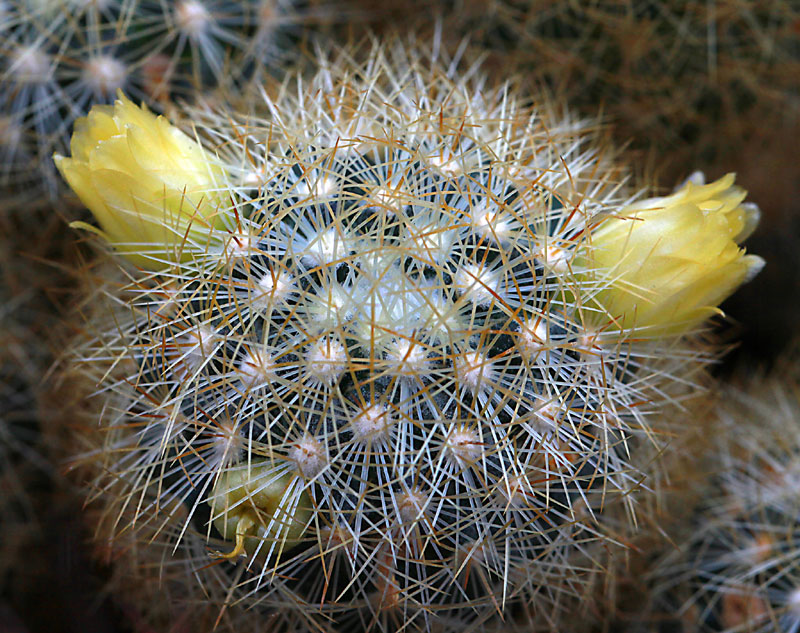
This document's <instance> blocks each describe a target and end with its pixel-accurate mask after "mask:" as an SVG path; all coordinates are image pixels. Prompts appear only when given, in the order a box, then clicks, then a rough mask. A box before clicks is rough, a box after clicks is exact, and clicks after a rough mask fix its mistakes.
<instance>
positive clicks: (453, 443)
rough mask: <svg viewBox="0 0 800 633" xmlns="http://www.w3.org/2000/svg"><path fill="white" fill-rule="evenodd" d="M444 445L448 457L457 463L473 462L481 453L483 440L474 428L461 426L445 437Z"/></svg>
mask: <svg viewBox="0 0 800 633" xmlns="http://www.w3.org/2000/svg"><path fill="white" fill-rule="evenodd" d="M445 447H446V449H447V455H448V457H449V458H450V460H451V461H453V462H454V463H456V464H457V465H460V464H461V463H463V462H467V463H469V464H474V463H475V462H477V461H478V460H479V459H480V457H481V455H482V454H483V442H482V441H481V438H480V435H478V432H477V431H476V430H474V429H467V428H462V429H458V430H456V431H453V432H452V433H450V435H449V436H448V437H447V440H446V441H445Z"/></svg>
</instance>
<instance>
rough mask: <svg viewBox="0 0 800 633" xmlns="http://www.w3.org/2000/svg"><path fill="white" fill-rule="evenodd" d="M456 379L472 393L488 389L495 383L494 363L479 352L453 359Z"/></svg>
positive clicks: (466, 353) (471, 352)
mask: <svg viewBox="0 0 800 633" xmlns="http://www.w3.org/2000/svg"><path fill="white" fill-rule="evenodd" d="M453 364H454V366H455V372H456V377H457V378H458V380H459V381H460V382H461V384H462V385H463V386H464V387H466V388H467V389H469V391H471V392H472V393H478V392H480V391H483V390H485V389H487V388H488V387H489V386H490V385H491V384H492V382H493V381H494V370H493V366H492V362H491V361H490V360H489V359H488V358H487V357H486V355H485V354H482V353H481V352H478V351H470V352H464V353H463V354H461V355H460V356H456V357H455V358H454V359H453Z"/></svg>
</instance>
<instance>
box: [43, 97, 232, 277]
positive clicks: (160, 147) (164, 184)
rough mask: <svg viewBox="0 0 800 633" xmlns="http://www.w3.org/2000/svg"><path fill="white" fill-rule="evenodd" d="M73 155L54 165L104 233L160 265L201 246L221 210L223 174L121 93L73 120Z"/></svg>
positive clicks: (145, 263) (141, 259) (133, 255)
mask: <svg viewBox="0 0 800 633" xmlns="http://www.w3.org/2000/svg"><path fill="white" fill-rule="evenodd" d="M70 149H71V150H72V157H71V158H67V157H64V156H59V155H56V156H55V157H54V159H55V163H56V166H57V167H58V170H59V171H60V172H61V175H62V176H63V177H64V178H65V179H66V181H67V182H68V183H69V185H70V187H72V189H73V191H75V193H76V194H77V195H78V197H79V198H80V199H81V201H82V202H83V203H84V204H85V205H86V206H87V207H88V208H89V210H90V211H91V212H92V213H93V214H94V217H95V218H96V219H97V221H98V222H99V223H100V227H101V228H102V230H97V229H96V228H94V227H91V226H89V225H86V224H84V223H82V222H81V223H79V222H76V223H73V226H79V227H82V228H87V229H89V230H92V231H94V232H96V233H99V234H100V235H102V236H103V237H104V238H105V239H106V240H108V241H109V242H110V243H111V244H113V245H114V246H115V247H116V248H117V250H118V251H119V252H121V253H122V254H124V255H125V256H126V257H127V258H128V259H130V260H131V261H133V262H135V263H136V264H137V265H139V266H142V267H144V268H150V269H159V268H163V267H164V266H167V265H168V264H169V263H170V262H176V261H186V260H187V259H189V257H190V248H189V246H190V245H191V244H192V243H196V244H198V246H199V247H200V248H203V247H204V245H205V244H206V242H207V241H208V238H209V233H210V232H211V231H212V230H213V228H214V227H217V226H221V216H222V214H221V213H220V209H224V208H225V202H224V200H225V197H224V194H223V190H224V188H225V187H224V184H225V180H226V178H225V172H224V171H223V170H222V168H221V167H220V166H219V165H217V164H215V162H214V160H213V158H212V157H211V156H210V155H209V154H207V153H206V151H205V150H204V149H203V148H202V147H201V146H200V145H199V144H198V143H197V142H195V141H194V140H192V139H191V138H189V137H188V136H186V134H184V133H183V132H181V131H180V130H179V129H178V128H176V127H175V126H173V125H172V124H171V123H170V122H169V121H167V120H166V119H165V118H164V117H161V116H156V115H154V114H153V113H152V112H150V111H149V110H147V109H146V108H144V107H142V108H139V107H138V106H136V105H135V104H134V103H133V102H131V101H130V100H129V99H127V98H126V97H125V96H124V95H123V94H122V93H121V92H119V93H118V100H117V101H116V102H115V103H114V105H113V106H107V105H98V106H94V107H93V108H92V109H91V111H90V112H89V114H88V115H87V116H85V117H83V118H81V119H79V120H78V121H77V122H76V123H75V132H74V134H73V135H72V141H71V143H70Z"/></svg>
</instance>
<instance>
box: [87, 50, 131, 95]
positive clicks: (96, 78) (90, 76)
mask: <svg viewBox="0 0 800 633" xmlns="http://www.w3.org/2000/svg"><path fill="white" fill-rule="evenodd" d="M127 74H128V67H127V66H126V65H125V63H124V62H122V61H120V60H119V59H116V58H114V57H112V56H111V55H96V56H94V57H91V58H90V59H89V60H88V61H87V62H86V65H85V66H84V68H83V72H82V73H81V77H82V79H83V82H84V83H85V84H86V85H87V86H89V87H90V88H91V89H92V90H93V91H94V92H95V93H96V94H102V95H113V94H114V93H115V92H116V91H117V90H118V89H120V88H122V86H123V85H124V84H125V78H126V76H127Z"/></svg>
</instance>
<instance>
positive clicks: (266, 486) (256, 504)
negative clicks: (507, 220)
mask: <svg viewBox="0 0 800 633" xmlns="http://www.w3.org/2000/svg"><path fill="white" fill-rule="evenodd" d="M302 486H303V482H302V479H301V478H299V477H298V476H297V475H296V474H295V472H294V471H292V472H288V473H284V474H278V473H276V472H275V468H274V465H273V464H271V463H266V462H264V463H258V464H256V463H253V464H250V465H248V466H246V467H242V468H238V469H234V470H230V471H227V472H225V473H223V474H222V475H220V477H219V479H218V481H217V483H216V485H215V486H214V490H213V492H212V493H211V498H210V499H209V503H210V505H211V520H212V521H213V522H214V526H215V527H216V528H217V529H218V530H219V531H220V533H221V534H222V537H223V538H224V539H227V540H235V542H236V546H235V548H234V550H233V551H232V552H230V553H228V554H222V555H221V556H222V557H224V558H236V557H238V556H240V555H243V554H245V553H248V550H249V553H251V554H252V553H253V552H255V551H256V550H259V552H260V553H264V554H269V552H270V550H272V549H273V547H276V548H277V549H276V550H275V551H277V552H280V551H282V550H286V549H290V548H292V547H294V546H295V545H297V544H298V543H299V542H300V541H301V540H302V538H303V534H304V533H305V531H306V527H307V525H308V522H309V521H310V518H311V508H312V506H311V501H310V499H309V497H308V493H307V492H306V491H305V490H303V488H302Z"/></svg>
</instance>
